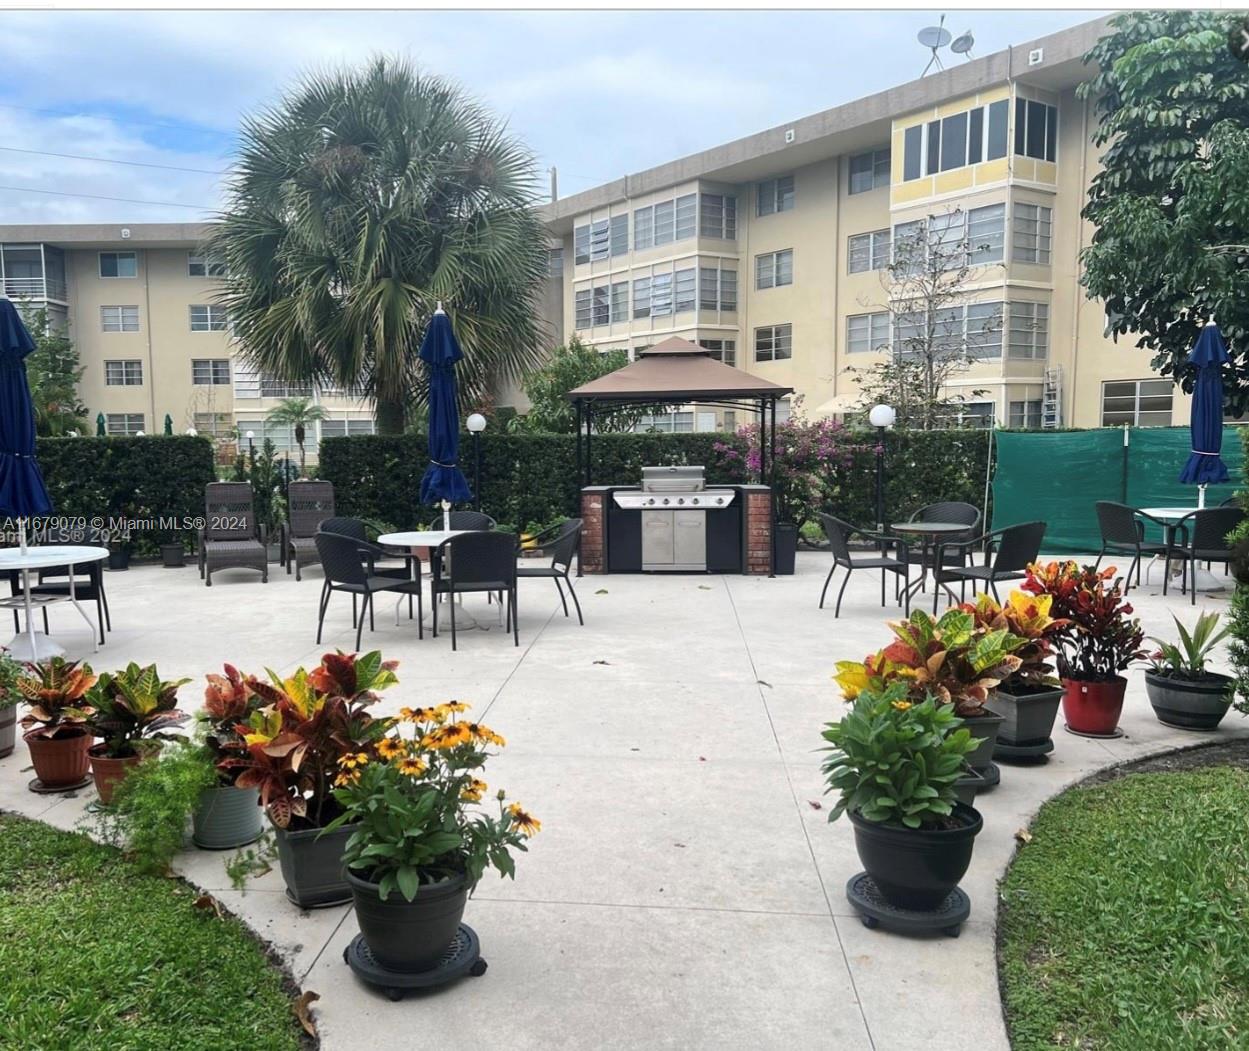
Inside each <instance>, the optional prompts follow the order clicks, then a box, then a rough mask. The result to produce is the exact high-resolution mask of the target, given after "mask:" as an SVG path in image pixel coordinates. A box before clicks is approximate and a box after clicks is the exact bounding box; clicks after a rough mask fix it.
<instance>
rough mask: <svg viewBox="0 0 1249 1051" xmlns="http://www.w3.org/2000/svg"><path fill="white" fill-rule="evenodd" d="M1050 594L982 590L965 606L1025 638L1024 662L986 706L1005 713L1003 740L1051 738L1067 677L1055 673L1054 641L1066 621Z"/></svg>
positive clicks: (1020, 650)
mask: <svg viewBox="0 0 1249 1051" xmlns="http://www.w3.org/2000/svg"><path fill="white" fill-rule="evenodd" d="M1053 601H1054V600H1053V596H1051V595H1033V594H1029V593H1028V592H1026V591H1012V592H1011V594H1010V597H1009V598H1008V599H1007V600H1006V603H1005V605H998V603H997V602H996V601H995V600H994V599H993V597H992V596H990V595H987V594H986V595H981V596H979V598H978V599H977V600H976V602H975V604H974V605H970V606H964V607H963V608H964V609H967V610H968V611H969V612H971V614H972V616H974V617H975V618H976V623H977V624H980V625H982V626H984V627H985V628H987V629H989V630H998V629H1001V630H1005V631H1009V632H1010V633H1011V634H1012V635H1014V636H1015V637H1016V638H1019V639H1022V640H1023V642H1022V644H1021V645H1020V646H1018V647H1016V648H1015V650H1014V654H1015V656H1016V657H1018V658H1019V667H1018V668H1016V669H1015V671H1014V672H1013V673H1011V674H1010V675H1008V676H1006V678H1005V679H1003V680H1002V681H1001V682H1000V683H998V685H997V688H996V689H994V690H993V692H992V693H990V694H989V697H988V699H987V700H986V701H985V707H986V708H988V709H989V710H990V711H993V712H996V713H997V714H998V715H1000V716H1001V717H1002V725H1001V727H1000V728H999V729H998V741H999V742H1001V743H1003V744H1007V745H1010V746H1012V747H1016V748H1018V747H1027V746H1029V745H1039V744H1044V743H1045V742H1047V741H1049V739H1050V733H1051V732H1052V731H1053V729H1054V717H1055V716H1056V715H1057V714H1058V705H1059V702H1061V701H1062V696H1063V688H1062V683H1060V682H1059V681H1058V678H1057V677H1056V676H1055V675H1054V665H1053V663H1052V660H1053V657H1054V644H1055V640H1056V639H1057V638H1058V636H1059V634H1060V633H1061V632H1063V631H1064V630H1065V629H1066V627H1067V621H1065V620H1055V619H1054V618H1053V617H1051V616H1050V607H1051V605H1052V604H1053Z"/></svg>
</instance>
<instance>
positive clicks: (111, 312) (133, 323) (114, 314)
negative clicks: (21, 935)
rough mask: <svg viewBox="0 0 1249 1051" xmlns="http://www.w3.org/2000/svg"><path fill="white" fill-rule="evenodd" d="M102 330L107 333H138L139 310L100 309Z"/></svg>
mask: <svg viewBox="0 0 1249 1051" xmlns="http://www.w3.org/2000/svg"><path fill="white" fill-rule="evenodd" d="M100 328H101V329H102V330H103V331H105V332H138V331H139V308H138V307H137V306H133V307H100Z"/></svg>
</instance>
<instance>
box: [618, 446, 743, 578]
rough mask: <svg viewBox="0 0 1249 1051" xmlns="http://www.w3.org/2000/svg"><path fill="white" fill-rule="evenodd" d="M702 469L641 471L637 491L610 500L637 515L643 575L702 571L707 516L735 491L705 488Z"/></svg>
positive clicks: (728, 502) (704, 567) (726, 502)
mask: <svg viewBox="0 0 1249 1051" xmlns="http://www.w3.org/2000/svg"><path fill="white" fill-rule="evenodd" d="M703 476H704V468H702V467H643V468H642V486H641V489H640V490H619V489H617V490H615V491H614V492H613V493H612V501H613V502H614V503H615V505H616V506H617V507H619V508H622V509H624V510H626V511H641V518H642V565H641V568H642V570H643V571H664V570H672V571H680V572H705V571H706V570H707V512H708V511H712V512H715V511H718V510H723V509H725V508H728V507H729V506H730V505H731V504H732V503H733V501H734V499H735V498H736V496H737V491H736V490H735V489H708V488H707V487H706V480H705V479H704V477H703Z"/></svg>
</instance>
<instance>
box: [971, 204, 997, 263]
mask: <svg viewBox="0 0 1249 1051" xmlns="http://www.w3.org/2000/svg"><path fill="white" fill-rule="evenodd" d="M966 231H967V262H968V265H970V266H983V265H984V264H985V263H1000V262H1002V260H1003V258H1005V256H1004V252H1005V245H1006V205H1004V204H990V205H987V206H986V207H984V208H971V209H968V212H967V226H966Z"/></svg>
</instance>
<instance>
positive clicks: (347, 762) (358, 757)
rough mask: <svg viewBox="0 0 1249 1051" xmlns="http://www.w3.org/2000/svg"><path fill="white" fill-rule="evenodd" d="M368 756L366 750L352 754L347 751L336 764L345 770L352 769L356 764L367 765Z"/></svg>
mask: <svg viewBox="0 0 1249 1051" xmlns="http://www.w3.org/2000/svg"><path fill="white" fill-rule="evenodd" d="M368 762H369V757H368V754H367V753H366V752H356V753H355V754H354V755H353V754H352V753H351V752H348V753H347V754H346V755H344V756H343V757H342V758H341V759H340V760H339V761H338V765H339V766H341V767H343V769H345V770H354V769H355V768H356V767H357V766H367V765H368Z"/></svg>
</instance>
